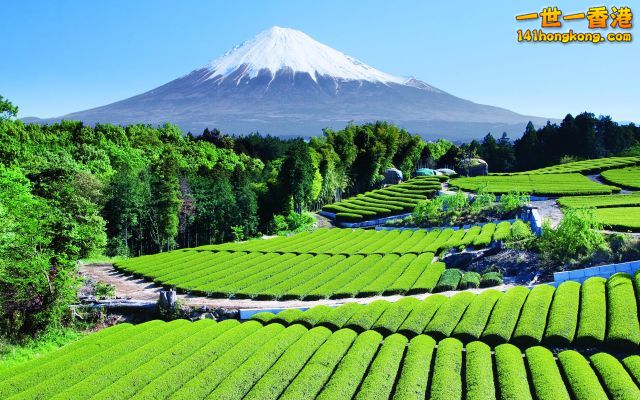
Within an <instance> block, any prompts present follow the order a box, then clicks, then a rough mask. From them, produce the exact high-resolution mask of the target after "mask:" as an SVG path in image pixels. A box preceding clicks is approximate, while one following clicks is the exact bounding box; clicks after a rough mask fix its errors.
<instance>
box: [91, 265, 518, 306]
mask: <svg viewBox="0 0 640 400" xmlns="http://www.w3.org/2000/svg"><path fill="white" fill-rule="evenodd" d="M80 274H82V275H84V276H88V277H91V278H93V279H95V280H96V281H101V282H105V283H109V284H111V285H113V286H115V288H116V297H118V298H121V299H128V300H141V301H145V300H146V301H150V300H153V301H155V300H157V299H158V296H159V293H160V290H161V289H162V288H161V287H160V286H158V285H156V284H154V283H152V282H148V281H145V280H144V279H139V278H134V277H132V276H129V275H126V274H123V273H121V272H119V271H117V270H115V269H114V268H113V266H112V265H111V264H87V265H81V266H80ZM513 286H514V285H508V284H507V285H502V286H496V287H493V288H491V289H497V290H507V289H509V288H510V287H513ZM487 289H488V288H487ZM487 289H470V290H469V291H470V292H472V293H481V292H483V291H485V290H487ZM456 293H460V292H459V291H452V292H443V293H441V294H443V295H445V296H453V295H454V294H456ZM430 295H431V294H430V293H423V294H417V295H412V296H401V295H396V296H375V297H363V298H355V299H335V300H334V299H324V300H314V301H302V300H286V301H276V300H265V301H263V300H249V299H247V300H245V299H238V300H234V299H212V298H208V297H200V296H191V295H178V297H179V298H180V299H181V300H182V301H184V303H185V304H187V305H189V306H193V307H199V306H206V307H214V308H215V307H222V308H238V309H240V308H243V309H270V308H293V307H313V306H317V305H320V304H324V305H340V304H344V303H350V302H357V303H361V304H367V303H371V302H372V301H374V300H379V299H384V300H388V301H397V300H399V299H401V298H403V297H415V298H417V299H424V298H426V297H427V296H430Z"/></svg>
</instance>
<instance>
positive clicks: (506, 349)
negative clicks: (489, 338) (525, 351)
mask: <svg viewBox="0 0 640 400" xmlns="http://www.w3.org/2000/svg"><path fill="white" fill-rule="evenodd" d="M495 354H496V372H497V377H498V387H499V388H500V396H501V397H502V398H503V399H512V400H517V399H531V400H532V399H533V398H532V396H531V391H530V390H529V381H528V380H527V370H526V368H525V366H524V360H523V359H522V354H521V353H520V349H518V348H517V347H515V346H513V345H510V344H501V345H500V346H498V347H496V349H495Z"/></svg>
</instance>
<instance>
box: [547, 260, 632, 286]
mask: <svg viewBox="0 0 640 400" xmlns="http://www.w3.org/2000/svg"><path fill="white" fill-rule="evenodd" d="M638 270H640V260H638V261H629V262H625V263H619V264H609V265H601V266H599V267H591V268H584V269H577V270H574V271H565V272H555V273H554V274H553V281H554V282H553V283H554V284H555V285H559V284H560V283H562V282H565V281H576V282H580V283H582V282H584V281H585V280H586V279H588V278H591V277H592V276H601V277H603V278H609V277H610V276H611V275H613V274H615V273H617V272H626V273H628V274H633V273H634V272H636V271H638Z"/></svg>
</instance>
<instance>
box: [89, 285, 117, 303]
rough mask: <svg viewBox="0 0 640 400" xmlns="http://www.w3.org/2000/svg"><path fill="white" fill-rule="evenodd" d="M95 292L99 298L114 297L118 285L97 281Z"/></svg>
mask: <svg viewBox="0 0 640 400" xmlns="http://www.w3.org/2000/svg"><path fill="white" fill-rule="evenodd" d="M93 294H94V296H95V298H96V299H98V300H106V299H113V298H114V297H116V287H115V286H113V285H111V284H109V283H105V282H96V284H95V286H94V288H93Z"/></svg>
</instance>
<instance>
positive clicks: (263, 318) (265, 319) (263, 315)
mask: <svg viewBox="0 0 640 400" xmlns="http://www.w3.org/2000/svg"><path fill="white" fill-rule="evenodd" d="M275 317H276V315H275V314H274V313H271V312H267V311H262V312H259V313H256V314H253V315H252V316H251V318H250V319H252V320H254V321H260V322H261V323H263V324H267V323H269V321H271V320H272V319H274V318H275Z"/></svg>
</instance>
